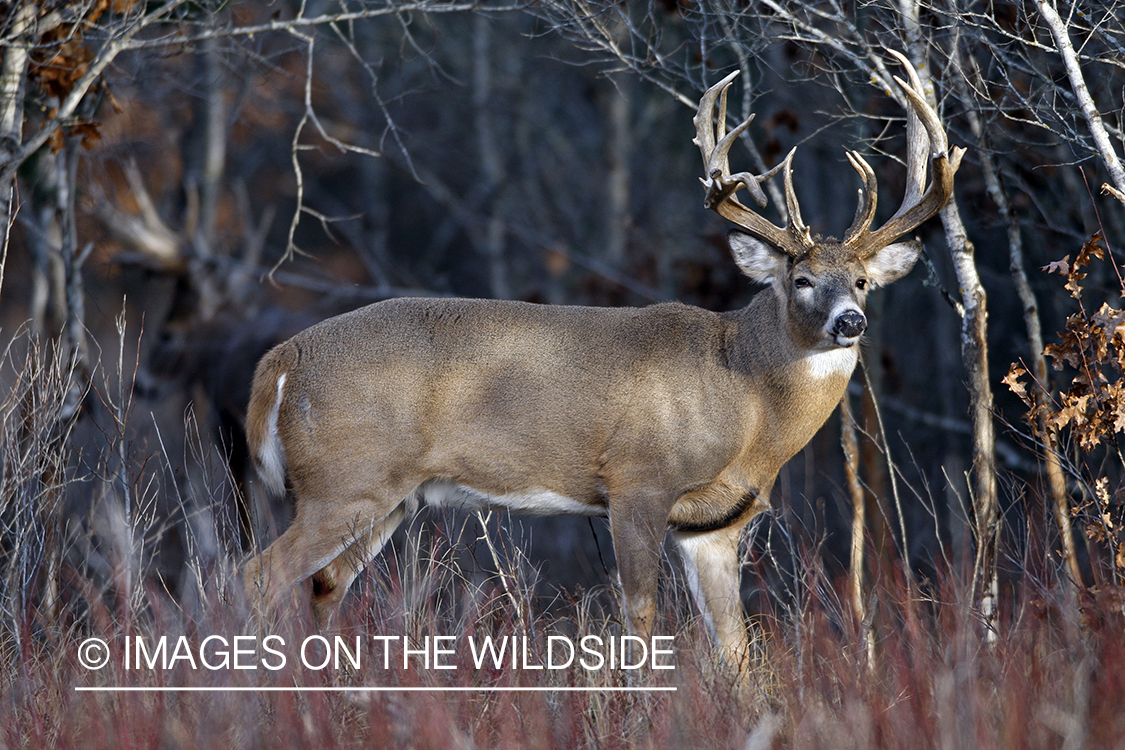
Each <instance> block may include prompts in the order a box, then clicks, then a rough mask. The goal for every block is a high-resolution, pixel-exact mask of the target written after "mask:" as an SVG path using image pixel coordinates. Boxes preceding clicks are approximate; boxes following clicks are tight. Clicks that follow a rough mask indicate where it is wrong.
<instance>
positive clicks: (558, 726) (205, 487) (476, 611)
mask: <svg viewBox="0 0 1125 750" xmlns="http://www.w3.org/2000/svg"><path fill="white" fill-rule="evenodd" d="M21 347H22V349H21ZM17 350H19V353H18V354H17ZM6 371H7V372H8V373H9V374H10V380H11V382H12V383H14V386H13V387H12V388H11V390H10V391H9V392H8V397H7V398H6V400H5V401H4V402H3V404H2V405H0V406H2V411H0V418H2V420H3V422H2V425H0V428H2V431H0V441H2V445H0V450H2V461H3V464H2V467H0V468H2V474H0V503H2V505H0V519H2V520H3V527H2V529H0V555H2V557H3V567H2V571H3V575H2V576H0V602H2V608H0V648H2V649H3V657H4V658H3V660H2V662H0V744H2V745H4V746H36V747H60V748H61V747H81V748H99V747H105V748H130V747H199V748H206V747H246V748H251V747H253V748H258V747H308V748H313V749H314V750H329V748H336V747H368V746H375V747H411V748H442V749H444V748H457V747H465V748H469V747H481V748H486V747H487V748H496V747H511V748H554V747H559V748H574V747H582V748H587V747H632V746H651V747H692V748H697V747H698V748H712V747H714V748H743V747H745V748H773V747H792V748H832V749H833V750H842V749H845V748H873V747H880V748H884V747H885V748H906V749H908V750H922V749H923V748H941V749H943V750H944V749H945V748H967V747H972V748H1017V747H1018V748H1048V747H1049V748H1060V747H1062V748H1114V747H1121V746H1123V744H1125V740H1123V739H1122V738H1125V700H1123V697H1122V696H1125V689H1122V687H1123V686H1122V685H1121V684H1120V683H1121V682H1122V681H1125V647H1123V646H1125V636H1123V625H1125V620H1123V618H1122V615H1121V602H1120V601H1119V600H1117V599H1116V598H1113V597H1109V600H1102V601H1096V600H1094V599H1090V600H1087V599H1085V598H1083V597H1079V596H1078V595H1076V594H1075V593H1074V592H1073V591H1071V590H1070V589H1069V588H1068V587H1067V585H1066V584H1064V583H1061V582H1059V581H1055V580H1032V579H1031V578H1030V574H1026V573H1025V574H1024V576H1023V577H1022V578H1021V579H1020V580H1019V581H1018V582H1017V583H1018V585H1013V587H1012V589H1011V590H1010V595H1009V598H1008V600H1007V601H1006V604H1005V607H1004V612H1005V618H1004V619H1003V621H1002V622H1001V623H1000V629H999V632H998V634H997V638H996V640H995V642H994V643H993V644H991V645H987V644H986V643H985V639H984V638H983V637H982V632H981V628H980V627H979V625H978V623H977V622H976V620H975V619H974V616H973V611H972V608H971V607H970V606H969V603H968V601H967V595H966V590H965V589H966V587H965V586H964V585H963V584H962V583H961V581H960V580H959V579H958V577H957V576H956V575H955V573H953V572H950V573H949V575H948V576H947V577H946V578H945V580H943V581H941V582H939V583H938V584H937V585H936V586H935V587H934V589H933V592H931V593H930V594H928V595H926V596H923V595H922V594H921V593H920V592H919V590H918V589H917V588H915V587H913V586H910V585H906V584H904V583H901V582H899V583H895V584H891V585H886V586H883V587H881V588H880V590H879V591H878V596H879V602H880V603H879V608H878V616H877V617H876V618H875V622H874V627H875V635H876V639H875V649H874V661H873V663H870V664H869V663H868V662H867V655H866V654H867V651H866V648H865V646H864V641H863V639H862V638H861V637H860V636H859V629H858V628H857V627H856V626H855V624H854V623H853V622H851V620H850V614H849V613H848V611H847V608H846V605H844V604H842V602H845V601H847V600H848V598H847V597H842V596H837V595H836V594H835V589H834V588H833V586H834V584H835V581H833V580H829V578H828V576H827V575H826V574H824V573H823V572H822V571H820V570H818V569H816V568H815V567H812V566H809V567H807V568H806V574H805V575H806V578H807V580H806V582H805V584H806V585H805V586H804V590H806V591H808V592H811V593H810V595H809V597H808V598H807V600H806V601H805V602H804V603H803V604H802V605H801V607H800V608H799V609H798V610H797V611H796V614H795V615H794V614H792V613H791V612H790V613H787V614H784V615H782V614H777V615H771V614H767V615H766V616H764V617H763V618H762V620H761V622H760V632H761V639H760V649H759V658H760V661H761V666H760V667H759V668H758V669H757V670H756V671H755V673H754V677H753V679H752V680H751V681H750V684H751V685H752V686H751V687H747V686H745V685H738V684H736V682H735V681H732V680H731V679H730V678H729V675H727V674H726V673H725V672H724V670H723V669H722V667H721V666H719V665H716V664H715V662H714V660H713V658H712V654H711V650H710V647H709V645H708V643H707V641H706V637H705V634H704V633H703V631H702V628H701V627H700V624H699V623H698V621H697V620H695V619H694V617H693V615H692V610H691V608H690V606H689V605H688V604H687V597H686V595H685V594H684V592H683V591H682V590H681V588H682V587H680V586H679V585H677V584H675V583H673V584H672V585H669V586H668V587H667V590H666V592H665V607H664V613H663V614H664V622H663V623H662V626H661V632H663V633H669V634H675V636H676V640H675V646H674V652H675V657H674V661H675V665H676V668H675V669H674V670H666V671H653V670H648V669H643V670H638V671H637V672H635V673H625V672H623V671H621V670H608V669H601V670H593V671H589V670H584V669H581V668H577V667H575V666H572V667H570V668H567V669H561V670H545V669H544V670H535V669H520V668H512V667H511V665H510V664H507V665H505V666H503V667H500V668H497V667H495V666H484V667H483V668H479V669H478V668H477V667H476V665H475V664H474V659H473V654H472V651H471V648H470V645H469V643H470V641H469V639H470V638H474V639H476V641H475V642H476V643H478V644H479V643H480V641H481V639H483V638H484V637H485V636H492V637H493V638H502V637H505V636H509V637H511V636H515V637H523V636H525V635H526V636H527V637H528V639H529V643H530V646H529V657H530V661H531V663H533V664H538V663H542V661H543V660H544V659H545V658H546V654H545V652H544V647H545V644H546V643H547V640H548V637H549V636H556V637H566V638H568V639H570V640H571V641H572V642H573V641H574V640H576V639H578V638H580V637H582V636H599V637H601V638H602V639H603V640H604V639H609V638H612V637H615V636H620V635H621V627H620V623H619V622H618V621H617V615H616V612H617V608H616V606H615V604H614V602H613V597H612V592H610V591H602V592H593V593H588V594H585V595H583V596H581V597H577V598H575V599H573V600H571V601H567V602H564V603H563V604H564V605H563V606H559V607H555V608H552V610H550V611H552V612H557V613H561V614H552V615H549V614H546V613H545V610H544V608H543V607H542V606H541V601H540V600H539V599H538V598H537V597H536V596H535V595H534V593H533V591H534V586H533V583H532V582H533V581H534V575H532V574H531V573H532V571H529V570H528V569H527V568H526V563H525V562H523V561H522V558H521V557H520V555H519V554H518V551H517V550H512V549H505V548H503V544H502V542H501V541H500V540H494V545H496V546H495V547H494V548H492V549H490V550H489V553H490V555H491V556H492V557H493V559H494V560H495V561H496V563H497V565H496V570H494V571H492V572H491V573H490V574H488V575H481V574H480V572H479V571H466V570H465V569H464V568H463V562H462V559H463V558H461V557H459V556H458V554H457V553H456V551H455V549H456V547H457V546H458V540H459V539H461V538H464V536H465V532H463V531H460V532H459V531H457V530H456V527H455V526H454V525H452V524H438V526H437V528H438V531H437V532H434V533H430V532H427V534H425V535H424V539H425V541H424V542H422V543H418V544H414V545H407V546H406V547H404V548H400V549H399V550H398V551H397V552H396V553H394V554H392V555H390V556H388V557H385V558H383V559H382V560H381V561H380V562H379V563H378V564H377V565H375V566H373V567H372V569H371V570H370V571H369V572H368V573H367V574H365V576H364V577H363V578H362V583H361V585H360V586H359V587H358V588H357V591H356V592H355V593H354V594H353V596H352V597H351V598H350V599H349V600H348V602H347V605H346V607H345V610H344V612H343V613H342V615H341V618H340V622H339V623H338V624H337V625H336V627H335V630H334V631H333V632H330V633H326V634H325V635H326V636H329V637H335V636H337V635H338V636H340V637H341V638H342V639H343V640H344V642H346V643H348V644H349V645H351V644H354V643H355V639H356V638H358V639H359V640H360V643H361V644H362V656H361V663H360V666H358V667H354V666H351V665H350V664H349V665H341V666H340V668H335V667H329V668H325V669H315V668H311V667H308V666H305V665H302V664H301V662H300V655H299V647H298V644H300V643H301V642H302V641H303V640H304V639H305V638H307V637H309V636H314V635H317V633H316V632H315V630H314V629H313V628H312V627H311V625H310V624H309V618H308V616H307V614H308V613H307V612H304V611H302V610H301V608H300V607H295V608H294V609H293V611H292V612H290V613H289V614H288V615H287V616H286V617H285V618H283V619H282V620H280V621H276V622H269V623H263V622H262V621H261V620H260V619H259V618H256V617H254V616H252V614H251V613H250V612H249V611H248V610H247V608H246V606H245V602H244V600H243V597H242V593H241V591H240V590H239V589H238V588H237V586H234V585H232V584H231V581H232V580H233V578H232V574H233V571H234V569H235V567H236V563H237V561H236V560H235V559H234V558H233V556H232V555H231V554H230V553H229V552H226V551H224V550H225V549H227V547H226V546H225V545H226V542H224V540H225V539H227V538H229V537H230V533H229V530H225V529H224V527H223V522H222V518H223V513H221V512H220V511H219V510H218V509H216V508H210V507H209V506H208V504H207V503H208V502H211V500H209V498H210V497H211V495H209V493H211V492H213V488H214V487H215V486H218V485H221V482H217V481H212V480H213V479H214V478H211V480H207V479H205V480H203V481H202V486H195V485H194V484H193V483H194V482H197V481H199V480H197V479H192V480H190V481H183V480H182V478H181V481H179V482H177V483H172V482H170V481H169V476H168V475H169V474H170V473H171V472H170V471H169V469H168V464H169V462H167V461H162V460H161V457H162V454H161V446H160V445H159V443H157V444H155V445H153V444H151V443H150V444H146V445H143V446H142V445H135V444H133V443H132V442H131V441H132V438H131V437H130V436H131V434H132V433H131V432H130V431H129V429H128V427H127V423H128V419H129V415H130V408H129V396H128V394H127V389H119V388H117V387H116V385H115V383H116V380H115V379H114V378H108V377H100V376H97V375H96V376H95V377H94V378H93V380H92V381H91V382H93V383H94V385H93V386H92V388H93V392H92V394H91V395H90V397H88V398H87V403H88V404H89V403H93V404H95V407H94V409H95V411H97V410H98V409H100V414H101V418H100V421H98V420H97V419H94V418H93V417H90V416H89V415H88V416H87V417H83V418H82V419H92V420H93V421H95V422H97V423H98V424H100V425H102V428H103V429H101V430H99V431H98V434H99V436H100V440H99V441H94V442H92V443H91V442H90V441H85V442H83V445H84V447H83V449H82V451H81V452H82V455H77V454H78V452H79V451H78V449H77V447H76V446H77V445H78V444H79V442H80V441H78V440H77V439H76V438H75V437H74V434H75V431H76V430H77V429H78V427H77V425H78V424H79V422H77V421H75V418H69V417H68V411H67V399H68V394H71V395H70V397H71V398H72V397H73V391H72V389H71V386H70V383H71V382H72V377H71V373H70V369H69V367H68V366H67V363H66V362H65V361H64V360H63V359H61V358H59V357H58V356H54V355H52V354H51V353H50V352H47V351H43V350H39V349H36V348H35V347H31V346H29V345H27V342H26V340H21V341H20V343H18V344H17V345H13V346H11V347H9V349H8V351H7V353H6ZM99 378H100V379H99ZM126 380H127V378H126ZM105 425H110V426H112V427H113V429H105ZM90 445H95V446H97V447H96V449H91V448H89V446H90ZM204 454H206V451H200V455H204ZM168 497H171V498H172V501H171V503H168V502H164V503H163V504H161V502H158V500H160V499H161V498H164V499H165V500H167V498H168ZM169 508H171V509H172V510H171V511H169V510H168V509H169ZM177 513H178V514H179V517H178V518H176V517H174V516H176V514H177ZM170 519H171V520H170ZM462 521H464V519H462ZM468 522H469V523H475V519H473V518H471V517H470V518H469V519H468ZM208 524H210V527H208ZM482 526H483V525H481V526H477V527H476V528H475V530H473V531H471V532H470V533H469V534H468V535H469V537H470V538H471V537H473V535H474V534H478V535H479V533H480V528H482ZM447 529H453V531H445V530H447ZM172 532H175V533H178V534H181V535H182V534H188V535H193V534H194V535H195V536H193V537H192V539H194V540H195V541H194V542H193V543H190V544H187V545H185V546H186V548H187V549H189V550H190V553H189V555H188V556H187V557H188V559H187V560H186V561H180V562H181V566H182V567H181V568H180V569H179V571H178V574H177V578H178V580H177V581H172V580H170V578H169V576H168V574H167V562H166V561H164V562H162V561H161V558H160V554H159V551H160V550H159V547H160V545H161V544H162V543H163V540H166V538H167V535H168V534H169V533H172ZM497 571H499V572H497ZM672 580H674V577H672ZM934 592H936V593H934ZM1083 596H1085V595H1083ZM1103 599H1104V597H1103ZM267 634H270V635H275V636H279V637H281V638H283V639H284V641H285V646H283V647H282V646H278V644H277V642H276V641H274V642H272V643H273V644H274V646H275V647H276V648H277V650H279V651H281V652H282V653H284V654H285V655H286V663H285V665H284V666H282V667H281V668H279V669H267V668H265V666H264V664H263V662H262V661H261V659H262V658H263V657H264V658H266V659H267V660H270V659H272V660H271V664H277V659H276V658H273V657H270V655H269V654H267V653H265V652H262V651H256V652H253V653H252V655H250V656H245V657H244V659H243V662H242V663H243V664H254V665H256V666H257V668H256V669H233V668H224V669H208V668H205V667H203V666H201V664H200V663H197V664H196V668H194V669H193V668H192V666H191V665H190V663H188V660H186V659H179V660H176V661H175V662H174V663H173V664H172V665H171V666H170V668H168V669H163V668H152V669H150V668H147V666H146V667H145V668H142V669H126V668H125V665H124V654H125V650H126V646H127V644H133V643H135V639H136V638H137V637H146V638H148V639H150V640H149V641H147V642H146V643H149V644H153V643H154V642H155V639H157V638H159V637H160V636H165V637H167V638H169V639H170V640H169V648H170V649H172V648H174V646H175V644H178V643H179V642H180V640H179V639H180V638H181V637H182V638H183V642H184V643H185V644H186V646H187V647H188V648H189V649H190V651H191V653H192V655H193V656H194V657H196V658H199V648H200V646H201V645H202V644H203V643H204V642H205V639H206V638H208V636H222V637H223V638H225V639H227V640H226V643H227V644H228V645H230V644H232V642H233V639H234V637H235V636H246V637H250V638H256V639H261V638H264V636H265V635H267ZM439 635H440V636H447V637H451V639H452V640H451V641H450V642H449V643H448V647H449V648H451V649H452V653H450V654H445V655H443V657H442V658H443V660H444V663H447V664H451V665H455V666H456V667H457V668H456V669H448V670H438V669H434V668H430V669H425V668H419V667H418V665H417V659H415V660H414V662H413V664H412V666H411V668H404V667H403V664H402V663H401V647H400V646H399V645H397V644H399V643H401V641H398V642H393V643H394V644H395V645H393V646H392V648H391V654H392V659H391V663H390V665H389V668H384V664H383V659H382V656H383V652H382V646H381V645H380V642H377V641H375V640H374V639H373V636H390V637H398V638H410V639H412V641H413V642H415V643H417V642H419V641H422V640H423V639H425V638H426V637H427V636H431V637H432V636H439ZM89 638H99V639H101V640H103V641H105V642H106V643H107V644H108V646H109V648H110V652H111V656H112V658H111V659H110V662H109V664H108V665H107V666H105V667H104V668H102V669H99V670H91V669H89V668H86V667H84V666H83V665H82V664H81V663H80V661H79V654H80V646H81V645H82V644H83V643H84V642H86V641H87V639H89ZM255 642H257V641H255ZM209 643H210V644H212V646H214V645H215V644H216V641H214V640H212V641H210V642H209ZM132 653H133V655H134V656H135V652H132ZM171 654H172V651H169V652H168V655H169V656H171ZM318 655H319V652H317V651H316V650H315V649H314V650H313V651H310V652H309V656H310V659H312V658H316V657H317V656H318ZM209 658H210V660H211V662H212V663H213V664H214V663H215V662H216V661H217V660H218V658H219V657H218V653H217V651H215V650H212V651H211V652H210V654H209ZM133 662H134V663H133V666H135V659H134V660H133ZM108 686H113V687H134V688H135V687H144V688H153V687H180V688H184V687H189V688H224V689H229V688H249V690H247V691H244V692H235V691H233V690H222V691H218V692H207V693H202V692H193V693H179V692H82V691H78V690H76V688H78V687H108ZM293 686H301V687H316V688H335V689H340V688H348V687H374V686H380V687H387V688H391V689H390V690H388V691H385V692H362V691H352V692H349V691H345V690H335V691H323V692H270V691H266V690H264V689H263V688H267V687H269V688H278V687H293ZM418 687H429V688H460V689H464V688H472V689H473V690H467V691H465V690H462V691H434V692H408V691H407V690H405V688H418ZM515 687H540V688H542V687H551V688H575V687H613V688H621V687H665V688H667V687H674V688H675V689H676V690H675V692H612V691H605V690H598V691H590V692H566V691H563V690H549V691H540V692H490V691H489V690H486V689H495V688H515Z"/></svg>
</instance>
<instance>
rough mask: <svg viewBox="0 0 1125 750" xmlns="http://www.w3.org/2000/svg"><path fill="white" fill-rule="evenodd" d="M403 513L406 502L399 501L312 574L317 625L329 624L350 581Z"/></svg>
mask: <svg viewBox="0 0 1125 750" xmlns="http://www.w3.org/2000/svg"><path fill="white" fill-rule="evenodd" d="M405 515H406V504H405V503H399V504H398V505H397V506H396V507H395V509H394V510H392V511H391V512H390V513H388V514H387V517H386V518H384V519H383V520H382V521H378V522H376V523H375V525H373V526H372V527H371V529H370V530H369V531H368V532H367V533H366V534H365V535H360V538H359V539H356V540H355V541H353V542H352V543H351V544H349V545H348V546H347V547H345V548H344V550H343V551H342V552H341V553H340V554H339V555H337V556H336V558H335V559H334V560H332V561H331V562H330V563H328V564H327V565H325V566H324V567H323V568H321V569H320V570H318V571H317V572H315V573H313V576H312V582H313V585H312V596H313V611H314V613H315V614H316V622H317V625H318V626H319V627H321V628H326V627H328V625H329V623H330V622H331V620H332V618H333V617H334V616H335V614H336V612H338V611H339V609H340V603H341V602H342V601H343V600H344V595H345V594H347V593H348V588H349V587H350V586H351V585H352V581H354V580H355V578H356V576H358V575H359V573H360V571H362V570H363V568H364V567H365V566H366V565H367V564H368V563H369V562H371V560H372V559H373V558H374V557H375V556H376V555H378V554H379V552H380V551H381V550H382V549H383V547H384V545H386V543H387V540H389V539H390V538H391V534H393V533H394V532H395V529H397V528H398V527H399V524H401V523H402V519H403V518H404V517H405Z"/></svg>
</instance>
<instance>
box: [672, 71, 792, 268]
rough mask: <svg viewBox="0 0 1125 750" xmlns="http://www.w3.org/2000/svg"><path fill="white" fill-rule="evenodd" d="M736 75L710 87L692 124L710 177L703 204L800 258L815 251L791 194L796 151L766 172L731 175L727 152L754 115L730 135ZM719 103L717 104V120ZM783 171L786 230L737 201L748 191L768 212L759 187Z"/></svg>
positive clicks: (701, 100) (705, 181)
mask: <svg viewBox="0 0 1125 750" xmlns="http://www.w3.org/2000/svg"><path fill="white" fill-rule="evenodd" d="M737 75H738V71H737V70H736V71H734V72H733V73H731V74H730V75H728V76H727V77H726V78H724V79H723V80H721V81H719V82H718V83H716V84H715V85H714V86H712V87H711V88H709V89H707V91H706V92H705V93H704V94H703V98H702V99H700V100H699V111H698V112H696V114H695V118H694V119H693V120H692V122H693V123H695V138H693V139H692V143H694V144H695V145H697V146H699V150H700V152H701V153H702V154H703V165H704V168H705V169H706V174H707V176H706V177H705V178H703V179H701V180H700V181H701V182H702V183H703V186H704V187H705V188H706V189H707V193H706V195H705V197H704V198H703V205H704V206H705V207H706V208H710V209H713V210H714V211H717V212H718V213H719V215H721V216H722V217H723V218H725V219H729V220H730V221H733V222H734V223H735V224H737V225H739V226H740V227H742V228H743V229H745V230H746V231H748V232H750V233H751V234H754V235H756V236H758V237H761V238H762V239H763V240H765V241H767V242H769V243H770V244H772V245H774V246H775V247H777V248H778V249H780V250H782V251H784V252H786V253H788V254H789V255H792V256H798V255H802V254H803V253H806V252H808V251H809V250H811V249H812V247H813V241H812V236H811V234H810V232H809V228H808V227H807V226H805V224H804V222H803V221H802V220H801V207H800V206H799V205H798V204H797V194H796V193H795V192H794V191H793V154H794V153H795V152H796V149H793V150H792V151H790V152H789V155H788V156H786V157H785V160H784V161H782V162H781V163H780V164H778V165H777V166H776V167H774V168H773V169H771V170H770V171H768V172H766V173H765V174H761V175H754V174H751V173H749V172H739V173H738V174H733V175H732V174H731V173H730V165H729V163H728V154H729V152H730V147H731V144H732V143H734V141H735V139H736V138H738V136H740V135H741V134H742V131H744V130H746V128H747V127H749V125H750V123H751V122H753V121H754V115H753V114H751V115H750V117H748V118H746V121H745V122H743V123H742V124H741V125H739V126H738V127H736V128H735V129H734V130H732V131H730V132H729V133H727V132H726V115H727V89H728V88H730V84H731V82H732V81H733V80H734V79H735V77H736V76H737ZM716 100H718V102H719V111H718V116H717V117H716V114H715V101H716ZM716 123H717V124H716ZM782 170H784V172H785V205H786V208H787V209H788V213H789V222H788V223H787V225H786V226H785V227H779V226H776V225H775V224H773V223H771V222H770V221H768V220H767V219H765V218H763V217H762V216H760V215H759V214H757V213H754V212H753V211H751V210H750V209H749V208H747V207H746V206H744V205H742V204H741V203H739V202H738V200H737V199H736V198H735V197H734V194H735V192H736V191H738V190H739V189H741V188H746V189H747V190H748V191H749V192H750V195H751V197H753V198H754V202H755V203H757V204H758V206H759V207H760V208H764V207H765V205H766V194H765V193H764V192H762V188H761V185H760V183H762V182H765V181H766V180H768V179H769V178H771V177H773V176H774V175H775V174H777V173H778V172H779V171H782Z"/></svg>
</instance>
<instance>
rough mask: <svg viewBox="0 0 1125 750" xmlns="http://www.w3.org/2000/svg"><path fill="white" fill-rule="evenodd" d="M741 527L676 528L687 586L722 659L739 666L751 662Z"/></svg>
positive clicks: (741, 666) (738, 667) (743, 667)
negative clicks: (740, 557)
mask: <svg viewBox="0 0 1125 750" xmlns="http://www.w3.org/2000/svg"><path fill="white" fill-rule="evenodd" d="M740 533H741V528H740V527H737V526H736V527H732V528H727V529H720V530H718V531H709V532H675V533H674V534H673V537H674V538H675V540H676V542H677V545H678V546H679V548H680V552H681V556H682V557H683V561H684V569H685V572H686V573H687V579H688V586H689V587H690V588H691V593H692V597H693V598H694V599H695V603H696V605H698V607H699V609H700V611H701V612H702V613H703V618H704V620H705V622H706V623H707V630H708V632H709V633H710V635H711V637H712V638H713V639H714V641H715V643H716V645H717V646H718V648H719V650H720V652H721V653H722V656H723V660H724V661H726V662H727V663H728V664H730V665H731V666H732V667H734V668H736V669H745V668H746V667H747V666H748V664H749V662H748V656H749V655H748V653H747V647H748V645H749V642H748V639H747V635H746V624H745V620H744V618H743V615H742V595H741V588H740V585H739V575H738V573H739V567H738V538H739V535H740Z"/></svg>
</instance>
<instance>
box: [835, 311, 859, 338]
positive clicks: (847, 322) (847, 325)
mask: <svg viewBox="0 0 1125 750" xmlns="http://www.w3.org/2000/svg"><path fill="white" fill-rule="evenodd" d="M866 330H867V318H865V317H863V313H861V312H859V311H858V310H848V311H847V312H845V313H840V315H839V317H837V318H836V322H835V323H833V324H832V333H834V334H835V335H837V336H843V337H844V338H849V339H854V338H855V337H856V336H861V335H863V332H864V331H866Z"/></svg>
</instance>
